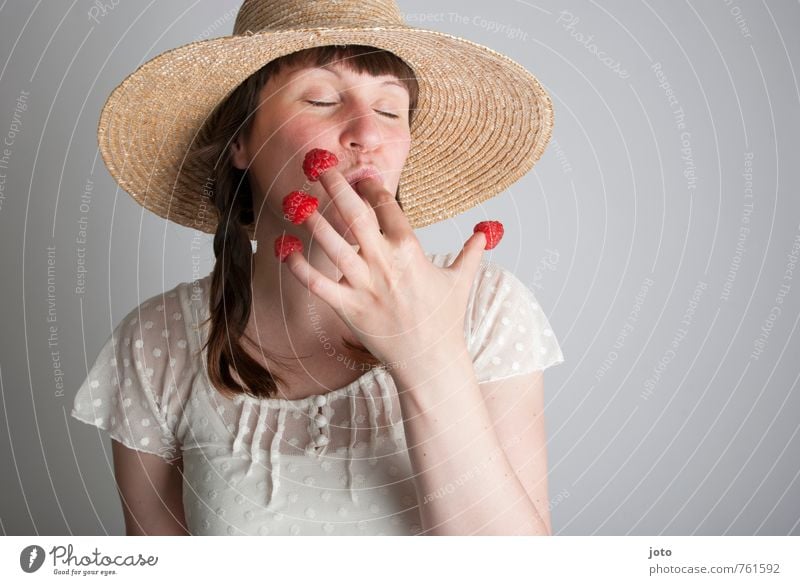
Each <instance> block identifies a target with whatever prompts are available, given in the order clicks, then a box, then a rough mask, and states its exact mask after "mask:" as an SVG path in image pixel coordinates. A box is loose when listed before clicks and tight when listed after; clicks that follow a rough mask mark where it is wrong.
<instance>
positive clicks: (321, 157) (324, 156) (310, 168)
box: [303, 148, 339, 181]
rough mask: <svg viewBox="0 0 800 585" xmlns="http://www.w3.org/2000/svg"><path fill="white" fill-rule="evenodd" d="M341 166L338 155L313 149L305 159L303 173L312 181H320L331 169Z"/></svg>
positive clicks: (320, 149)
mask: <svg viewBox="0 0 800 585" xmlns="http://www.w3.org/2000/svg"><path fill="white" fill-rule="evenodd" d="M338 164H339V159H338V158H336V155H335V154H333V153H332V152H330V151H328V150H324V149H322V148H313V149H311V150H309V151H308V152H307V153H306V157H305V159H303V172H304V173H305V174H306V177H308V179H309V180H310V181H317V180H319V176H320V175H321V174H322V173H324V172H325V171H327V170H328V169H329V168H331V167H335V166H336V165H338Z"/></svg>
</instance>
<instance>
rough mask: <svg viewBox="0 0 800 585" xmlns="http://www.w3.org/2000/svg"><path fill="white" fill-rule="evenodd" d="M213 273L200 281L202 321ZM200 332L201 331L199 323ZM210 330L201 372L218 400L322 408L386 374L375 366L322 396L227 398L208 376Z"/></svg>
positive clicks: (201, 353) (352, 393) (206, 385)
mask: <svg viewBox="0 0 800 585" xmlns="http://www.w3.org/2000/svg"><path fill="white" fill-rule="evenodd" d="M212 275H213V272H212V273H209V274H208V275H207V276H205V277H204V278H202V279H201V280H200V283H201V286H200V291H201V292H200V297H201V306H202V311H203V315H202V318H201V319H200V320H201V321H202V320H204V319H207V318H208V316H209V314H210V309H209V306H208V299H209V295H208V289H207V287H208V284H209V282H210V281H211V277H212ZM191 284H192V283H184V285H185V286H191ZM197 325H198V331H199V329H200V327H199V323H198V324H197ZM207 328H208V324H205V325H204V326H203V327H202V329H203V331H202V333H201V335H200V347H199V348H198V349H199V350H200V362H201V365H202V366H201V371H202V374H203V382H204V385H205V387H206V389H207V390H208V392H209V393H210V394H212V395H213V396H214V397H216V398H218V399H219V398H222V399H225V400H231V401H232V402H233V403H234V404H241V403H244V402H247V403H250V404H258V405H261V406H265V407H269V408H274V409H280V408H289V409H294V410H307V409H308V407H310V406H311V405H312V404H316V405H317V406H322V405H324V404H327V403H329V402H332V401H334V400H336V399H338V398H341V397H342V396H351V395H355V394H357V393H358V388H359V386H361V385H362V384H364V383H366V382H369V381H371V380H372V379H374V378H375V376H376V375H378V374H379V373H381V374H382V373H384V372H386V367H385V366H383V365H381V366H374V367H371V368H369V369H368V370H367V371H366V372H364V373H363V374H362V375H361V376H359V377H358V378H356V379H355V380H353V381H352V382H350V383H349V384H347V385H345V386H342V387H341V388H337V389H335V390H330V391H328V392H325V393H322V394H312V395H310V396H306V397H304V398H258V397H255V396H250V395H249V394H237V395H236V396H235V397H234V398H232V399H231V398H228V397H227V396H225V395H223V394H222V393H221V392H219V391H218V390H217V389H216V387H214V385H213V384H212V383H211V378H210V377H209V375H208V368H207V362H206V357H207V351H206V348H205V347H203V345H204V344H203V341H204V340H205V330H206V329H207Z"/></svg>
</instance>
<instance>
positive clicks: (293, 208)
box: [283, 191, 319, 225]
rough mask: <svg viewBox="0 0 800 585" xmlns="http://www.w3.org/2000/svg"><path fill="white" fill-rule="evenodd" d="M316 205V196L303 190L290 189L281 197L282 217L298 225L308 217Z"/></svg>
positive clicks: (317, 201) (317, 200) (317, 204)
mask: <svg viewBox="0 0 800 585" xmlns="http://www.w3.org/2000/svg"><path fill="white" fill-rule="evenodd" d="M318 206H319V199H317V198H316V197H313V196H311V195H309V194H308V193H306V192H305V191H292V192H291V193H289V194H288V195H287V196H286V197H284V198H283V218H284V219H288V220H289V221H291V222H292V223H293V224H296V225H299V224H301V223H303V222H304V221H305V220H306V219H308V216H309V215H311V214H312V213H314V211H316V209H317V207H318Z"/></svg>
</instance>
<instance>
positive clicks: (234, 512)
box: [71, 253, 564, 535]
mask: <svg viewBox="0 0 800 585" xmlns="http://www.w3.org/2000/svg"><path fill="white" fill-rule="evenodd" d="M428 257H429V258H431V260H432V261H433V262H434V263H436V264H437V265H439V266H447V265H449V264H450V263H451V262H452V261H453V260H454V259H455V254H454V253H451V254H428ZM210 282H211V275H210V274H209V275H208V276H206V277H205V278H203V279H200V280H198V281H195V282H184V283H181V284H179V285H177V286H176V287H175V288H173V289H172V290H169V291H167V292H165V293H163V294H158V295H156V296H154V297H152V298H150V299H148V300H147V301H145V302H143V303H142V304H141V305H139V306H138V307H136V308H135V309H134V310H132V311H131V312H130V313H129V314H128V315H127V316H126V317H125V318H124V319H123V320H122V321H121V322H120V324H119V325H118V326H117V327H116V329H115V330H114V332H113V333H112V335H111V336H110V337H109V338H108V340H107V341H106V342H105V344H104V346H103V347H102V349H101V351H100V354H99V355H98V357H97V359H96V361H95V363H94V365H93V366H92V368H91V370H90V371H89V373H88V376H87V378H86V380H85V381H84V383H83V384H82V385H81V387H80V388H79V389H78V392H77V395H76V396H75V400H74V408H73V410H72V412H71V415H72V416H73V417H75V418H76V419H78V420H80V421H83V422H85V423H88V424H90V425H94V426H96V427H99V428H101V429H103V430H105V431H107V432H108V434H109V435H110V436H111V437H112V438H113V439H115V440H117V441H119V442H120V443H122V444H124V445H126V446H127V447H130V448H132V449H136V450H139V451H144V452H147V453H154V454H156V455H159V456H160V457H163V458H164V459H166V460H169V461H174V460H177V459H179V458H182V459H183V472H184V481H183V506H184V511H185V515H186V521H187V524H188V528H189V531H190V532H191V533H192V534H195V535H218V534H221V535H225V534H230V535H243V534H254V535H259V534H261V535H267V534H274V535H294V534H304V535H315V534H317V535H326V534H332V535H336V534H342V535H347V534H350V535H353V534H356V535H358V534H365V535H366V534H374V535H380V534H386V535H409V534H416V533H418V532H420V530H421V527H420V516H419V508H418V506H417V499H416V494H415V490H414V484H413V479H412V469H411V461H410V458H409V456H408V451H407V447H406V443H405V434H404V429H403V424H402V418H401V413H400V405H399V402H398V397H397V394H396V389H395V386H394V383H393V379H392V377H391V375H390V374H389V372H388V371H387V370H386V369H385V368H372V369H368V370H366V371H365V372H364V373H363V375H362V376H361V377H360V378H358V379H357V380H355V381H354V382H353V383H351V384H349V385H347V386H345V387H344V388H338V389H336V390H333V391H331V392H328V393H326V394H323V395H318V396H309V397H307V398H303V399H299V400H284V399H280V398H269V399H254V398H251V397H244V396H239V397H237V398H236V399H233V400H231V399H228V398H226V397H224V396H222V394H220V393H219V392H217V391H216V390H215V389H214V387H213V386H212V385H211V383H210V382H209V379H208V373H207V371H206V367H205V365H206V362H205V355H204V352H203V351H202V350H201V345H202V343H203V342H204V341H205V336H206V334H207V328H208V325H205V326H200V325H199V323H200V322H201V321H202V320H203V319H205V318H206V317H207V316H208V314H209V312H208V298H209V286H210ZM464 334H465V336H466V339H467V342H468V349H469V351H470V354H471V356H472V360H473V364H474V367H475V372H476V375H477V379H478V381H479V382H487V381H492V380H499V379H502V378H507V377H509V376H515V375H520V374H524V373H528V372H532V371H534V370H544V369H545V368H548V367H550V366H552V365H555V364H559V363H562V362H563V361H564V357H563V355H562V352H561V348H560V347H559V345H558V342H557V340H556V337H555V335H554V333H553V331H552V329H551V328H550V324H549V322H548V320H547V317H546V316H545V314H544V312H543V311H542V308H541V307H540V306H539V304H538V303H537V301H536V298H535V297H534V295H533V293H532V292H531V291H530V289H528V288H527V287H526V286H525V285H524V284H523V283H522V282H521V281H520V280H519V279H518V278H517V277H516V276H514V274H513V273H511V272H510V271H508V270H506V269H504V268H503V267H501V266H499V265H497V264H494V263H491V262H488V261H485V260H484V261H483V263H482V264H481V268H480V270H479V272H478V275H477V277H476V281H475V284H474V285H473V288H472V290H471V293H470V301H469V305H468V308H467V314H466V319H465V325H464Z"/></svg>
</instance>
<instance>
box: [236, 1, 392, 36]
mask: <svg viewBox="0 0 800 585" xmlns="http://www.w3.org/2000/svg"><path fill="white" fill-rule="evenodd" d="M379 26H407V25H406V23H405V21H404V20H403V15H402V14H401V12H400V10H399V9H398V8H397V4H396V3H395V2H394V1H393V0H314V1H313V2H308V1H307V0H302V1H301V0H288V1H287V0H245V1H244V3H242V6H241V8H240V9H239V13H238V14H237V16H236V24H235V25H234V27H233V34H235V35H241V34H245V33H246V32H247V31H250V32H253V33H255V32H259V31H266V30H270V31H280V30H294V29H306V28H339V27H351V28H372V27H379Z"/></svg>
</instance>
